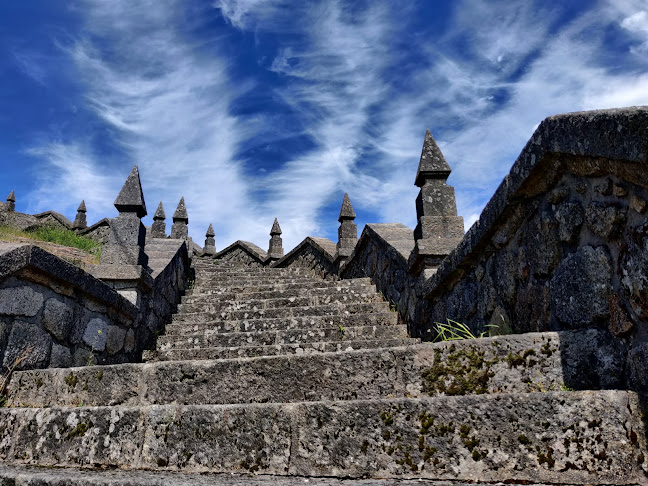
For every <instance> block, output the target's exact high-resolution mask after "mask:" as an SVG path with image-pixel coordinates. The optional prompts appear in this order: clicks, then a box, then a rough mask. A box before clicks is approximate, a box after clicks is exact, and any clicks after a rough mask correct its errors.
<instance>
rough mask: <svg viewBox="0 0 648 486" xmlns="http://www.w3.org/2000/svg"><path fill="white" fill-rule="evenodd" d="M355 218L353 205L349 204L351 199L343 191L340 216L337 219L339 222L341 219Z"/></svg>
mask: <svg viewBox="0 0 648 486" xmlns="http://www.w3.org/2000/svg"><path fill="white" fill-rule="evenodd" d="M355 218H356V213H355V211H353V206H351V200H350V199H349V195H348V194H347V193H346V192H345V193H344V199H343V200H342V207H341V208H340V216H339V217H338V221H339V222H340V223H341V222H342V220H343V219H350V220H352V221H353V220H354V219H355Z"/></svg>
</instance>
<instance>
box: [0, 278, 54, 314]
mask: <svg viewBox="0 0 648 486" xmlns="http://www.w3.org/2000/svg"><path fill="white" fill-rule="evenodd" d="M43 301H44V297H43V294H42V293H41V292H39V291H37V290H34V289H33V288H32V287H29V286H27V285H23V286H21V287H11V288H7V289H0V314H5V315H13V316H27V317H32V316H35V315H36V314H38V312H39V311H40V310H41V307H42V306H43Z"/></svg>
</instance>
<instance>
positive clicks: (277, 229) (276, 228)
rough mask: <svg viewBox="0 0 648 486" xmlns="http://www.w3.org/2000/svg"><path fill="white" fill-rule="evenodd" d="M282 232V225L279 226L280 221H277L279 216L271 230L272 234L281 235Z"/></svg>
mask: <svg viewBox="0 0 648 486" xmlns="http://www.w3.org/2000/svg"><path fill="white" fill-rule="evenodd" d="M280 234H281V227H280V226H279V221H277V218H275V220H274V224H273V225H272V229H271V230H270V235H280Z"/></svg>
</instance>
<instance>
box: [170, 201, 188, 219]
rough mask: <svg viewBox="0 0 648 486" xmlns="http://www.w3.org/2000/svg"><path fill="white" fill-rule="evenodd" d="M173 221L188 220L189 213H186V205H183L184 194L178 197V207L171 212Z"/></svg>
mask: <svg viewBox="0 0 648 486" xmlns="http://www.w3.org/2000/svg"><path fill="white" fill-rule="evenodd" d="M173 221H184V222H185V223H188V222H189V215H188V214H187V207H186V206H185V201H184V196H182V197H181V198H180V202H179V203H178V207H177V208H176V210H175V213H173Z"/></svg>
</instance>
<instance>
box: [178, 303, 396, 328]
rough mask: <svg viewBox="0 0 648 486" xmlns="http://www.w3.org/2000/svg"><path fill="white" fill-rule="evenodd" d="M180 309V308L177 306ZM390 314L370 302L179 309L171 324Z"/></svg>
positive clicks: (386, 304)
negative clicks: (200, 310)
mask: <svg viewBox="0 0 648 486" xmlns="http://www.w3.org/2000/svg"><path fill="white" fill-rule="evenodd" d="M178 307H180V306H178ZM381 312H383V313H387V312H390V310H389V304H388V303H387V302H370V303H355V304H342V303H338V302H335V303H332V304H323V305H307V306H301V307H279V308H271V309H240V310H223V311H220V312H191V313H190V312H182V311H181V310H180V309H179V312H178V313H177V314H174V315H173V317H172V322H189V323H192V324H194V323H199V322H208V321H216V320H227V319H232V320H242V319H262V318H290V317H308V316H339V315H342V316H348V315H356V314H366V313H381Z"/></svg>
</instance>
